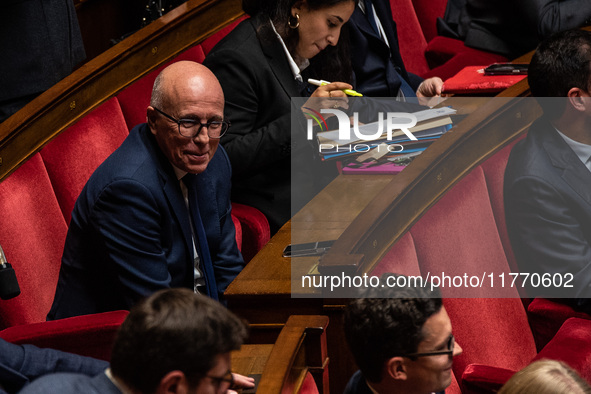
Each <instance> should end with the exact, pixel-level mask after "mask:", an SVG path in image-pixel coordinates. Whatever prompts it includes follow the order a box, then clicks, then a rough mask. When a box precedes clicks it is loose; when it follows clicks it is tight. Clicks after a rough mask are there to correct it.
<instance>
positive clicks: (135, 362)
mask: <svg viewBox="0 0 591 394" xmlns="http://www.w3.org/2000/svg"><path fill="white" fill-rule="evenodd" d="M246 333H247V330H246V327H245V326H244V324H243V323H242V322H241V321H240V320H239V319H238V318H237V317H236V316H235V315H234V314H232V313H231V312H229V311H228V310H227V309H226V308H224V307H223V306H222V305H220V304H219V303H218V302H216V301H214V300H211V299H209V298H207V297H205V296H201V295H199V294H195V293H193V292H191V291H189V290H187V289H167V290H161V291H159V292H156V293H155V294H153V295H152V296H150V297H149V298H148V299H146V300H145V301H142V302H140V303H138V304H137V305H136V306H134V307H133V309H132V310H131V312H130V313H129V315H128V316H127V318H126V319H125V321H124V322H123V324H122V325H121V328H120V329H119V331H118V333H117V336H116V338H115V343H114V344H113V353H112V356H111V365H110V368H107V369H106V370H103V371H102V372H100V373H98V374H96V375H95V376H89V375H85V374H80V373H59V374H49V375H46V376H43V377H41V378H39V379H37V380H35V381H34V382H33V383H31V384H29V385H28V386H26V387H25V388H24V389H23V390H22V391H21V392H22V393H23V394H33V393H40V394H41V393H43V394H49V393H56V394H67V393H113V394H123V393H137V394H149V393H188V392H191V393H197V394H206V393H225V392H228V390H229V389H230V388H231V387H235V388H238V387H241V388H250V387H253V386H254V384H253V379H252V378H247V377H245V376H241V375H236V374H232V372H231V365H230V352H231V351H232V350H237V349H239V348H240V346H241V344H242V342H243V341H244V339H245V338H246Z"/></svg>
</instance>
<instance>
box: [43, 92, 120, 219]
mask: <svg viewBox="0 0 591 394" xmlns="http://www.w3.org/2000/svg"><path fill="white" fill-rule="evenodd" d="M128 134H129V133H128V131H127V127H126V126H125V119H123V114H122V113H121V108H120V107H119V103H118V102H117V99H116V98H112V99H110V100H109V101H107V102H105V103H104V104H103V105H101V106H100V107H98V108H97V109H95V110H94V111H92V112H91V113H90V114H88V115H86V116H85V117H84V118H82V119H81V120H80V121H79V122H77V123H76V124H74V125H73V126H71V127H69V128H68V129H67V130H65V131H64V132H63V133H61V134H60V135H58V136H57V137H56V138H55V139H54V140H53V141H51V142H50V143H49V144H48V145H47V146H46V147H45V148H43V150H42V151H41V157H42V158H43V161H44V162H45V166H46V167H47V172H48V174H49V178H50V179H51V183H52V184H53V188H54V190H55V194H56V196H57V199H58V201H59V204H60V207H61V209H62V212H63V214H64V217H65V218H66V223H68V224H69V223H70V219H71V217H72V209H74V203H75V202H76V199H77V198H78V196H79V195H80V192H81V191H82V188H83V187H84V185H85V184H86V181H87V180H88V178H89V177H90V175H91V174H92V173H93V172H94V170H95V169H96V168H97V167H98V166H99V165H100V164H101V163H102V162H103V161H104V160H105V159H106V158H107V157H108V156H109V155H110V154H111V153H112V152H113V151H114V150H115V149H117V148H118V147H119V145H121V143H122V142H123V140H124V139H125V138H126V137H127V135H128Z"/></svg>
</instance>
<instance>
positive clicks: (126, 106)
mask: <svg viewBox="0 0 591 394" xmlns="http://www.w3.org/2000/svg"><path fill="white" fill-rule="evenodd" d="M204 59H205V55H204V54H203V49H202V48H201V45H195V46H194V47H191V48H189V49H187V50H186V51H185V52H183V53H181V54H180V55H178V56H177V57H175V58H174V59H173V60H172V61H170V62H168V63H166V64H163V65H162V66H160V67H158V68H157V69H156V70H154V71H152V72H151V73H149V74H147V75H146V76H144V77H142V78H141V79H139V80H138V81H136V82H135V83H134V84H132V85H130V86H129V87H128V88H126V89H125V90H123V91H121V92H120V93H119V94H118V95H117V98H118V99H119V104H120V105H121V111H122V112H123V116H124V117H125V122H126V123H127V128H128V129H129V130H131V129H132V128H133V127H134V126H136V125H138V124H140V123H145V122H146V108H147V107H148V105H149V104H150V97H151V96H152V87H153V86H154V80H155V79H156V77H157V76H158V74H160V71H162V70H163V69H165V68H166V66H168V65H170V64H171V63H173V62H178V61H179V60H190V61H193V62H197V63H202V62H203V60H204Z"/></svg>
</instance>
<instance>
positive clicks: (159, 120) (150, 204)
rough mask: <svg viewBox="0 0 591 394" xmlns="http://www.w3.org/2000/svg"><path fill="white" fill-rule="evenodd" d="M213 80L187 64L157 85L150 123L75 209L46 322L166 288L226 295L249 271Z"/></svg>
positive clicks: (168, 71)
mask: <svg viewBox="0 0 591 394" xmlns="http://www.w3.org/2000/svg"><path fill="white" fill-rule="evenodd" d="M223 114H224V95H223V92H222V88H221V87H220V84H219V82H218V80H217V79H216V77H215V76H214V75H213V73H211V71H209V70H208V69H207V68H206V67H204V66H203V65H201V64H198V63H194V62H188V61H182V62H177V63H174V64H172V65H170V66H169V67H167V68H165V69H164V70H163V71H162V72H161V73H160V75H159V76H158V77H157V78H156V81H155V82H154V88H153V91H152V98H151V101H150V106H149V107H148V108H147V120H148V122H147V123H144V124H141V125H138V126H136V127H134V128H133V130H131V132H130V133H129V137H127V138H126V140H125V141H124V142H123V144H122V145H121V146H120V147H119V148H118V149H117V150H116V151H115V152H113V153H112V154H111V155H110V156H109V157H108V158H107V159H106V160H105V162H103V164H101V165H100V166H99V168H97V170H96V171H95V172H94V174H93V175H92V176H91V177H90V179H89V180H88V182H87V184H86V186H85V187H84V189H83V190H82V193H81V194H80V196H79V198H78V200H77V201H76V205H75V207H74V210H73V212H72V220H71V223H70V226H69V229H68V235H67V238H66V244H65V248H64V254H63V257H62V265H61V270H60V275H59V281H58V285H57V289H56V294H55V298H54V301H53V305H52V308H51V311H50V312H49V315H48V319H50V320H52V319H61V318H64V317H69V316H76V315H83V314H89V313H97V312H105V311H109V310H117V309H129V308H130V307H131V306H132V305H133V304H134V303H135V302H136V301H137V300H139V299H140V298H142V297H144V296H147V295H149V294H151V293H153V292H155V291H157V290H159V289H163V288H169V287H186V288H190V289H192V290H194V291H195V292H198V293H202V294H206V295H208V296H210V297H212V298H214V299H216V300H218V299H220V298H221V296H222V294H223V292H224V290H225V289H226V287H227V286H228V284H229V283H230V282H231V281H232V279H234V277H235V276H236V275H237V274H238V273H239V272H240V270H241V269H242V267H243V266H244V262H243V260H242V256H241V255H240V252H239V250H238V247H237V245H236V240H235V228H234V224H233V222H232V218H231V215H230V211H231V203H230V177H231V167H230V162H229V160H228V157H227V155H226V152H225V151H224V150H223V148H222V147H218V144H219V140H220V138H221V136H222V135H223V134H224V133H225V132H226V131H227V129H228V127H229V124H228V123H227V122H225V121H224V119H223V116H224V115H223Z"/></svg>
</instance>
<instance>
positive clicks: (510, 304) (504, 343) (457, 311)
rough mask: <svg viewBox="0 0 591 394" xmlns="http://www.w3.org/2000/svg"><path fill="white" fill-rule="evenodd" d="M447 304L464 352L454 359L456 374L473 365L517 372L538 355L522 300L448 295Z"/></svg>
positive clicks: (445, 303)
mask: <svg viewBox="0 0 591 394" xmlns="http://www.w3.org/2000/svg"><path fill="white" fill-rule="evenodd" d="M444 305H445V308H446V309H447V312H448V314H449V317H450V319H451V322H452V325H453V330H454V336H455V337H456V341H457V342H458V343H459V344H460V346H462V348H463V351H464V352H463V353H462V354H461V355H460V356H458V357H456V358H455V359H454V366H453V369H454V373H455V374H456V376H463V374H464V372H465V371H466V369H467V367H468V366H469V365H470V364H482V365H488V366H492V367H500V368H506V369H511V370H514V371H517V370H519V369H521V368H523V367H524V366H526V365H527V364H528V363H529V362H530V360H531V359H532V358H533V357H534V356H535V355H536V347H535V343H534V339H533V336H532V333H531V331H530V329H529V326H528V324H527V317H526V315H525V310H524V309H523V304H522V303H521V301H520V300H519V299H516V298H472V299H470V298H448V299H445V300H444Z"/></svg>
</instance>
